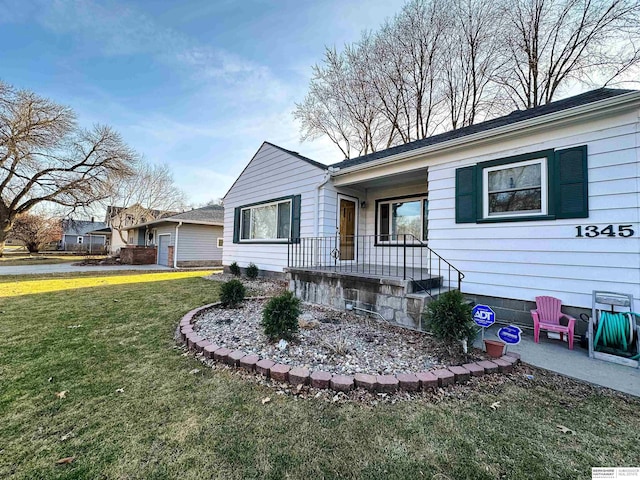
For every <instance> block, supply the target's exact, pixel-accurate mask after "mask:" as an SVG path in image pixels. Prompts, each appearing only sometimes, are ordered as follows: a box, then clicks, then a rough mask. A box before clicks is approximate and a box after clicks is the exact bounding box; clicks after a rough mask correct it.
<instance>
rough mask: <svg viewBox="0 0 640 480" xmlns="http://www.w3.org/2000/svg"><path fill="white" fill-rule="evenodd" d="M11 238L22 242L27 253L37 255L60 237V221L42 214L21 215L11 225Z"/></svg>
mask: <svg viewBox="0 0 640 480" xmlns="http://www.w3.org/2000/svg"><path fill="white" fill-rule="evenodd" d="M12 235H13V237H15V238H17V239H18V240H21V241H22V242H24V244H25V246H26V247H27V250H29V253H37V252H38V251H40V249H42V248H44V247H45V246H47V245H48V244H50V243H52V242H56V241H59V240H60V238H61V237H62V225H61V222H60V219H58V218H51V217H48V216H47V215H44V214H42V213H21V214H20V215H18V216H17V217H16V219H15V221H14V223H13V231H12Z"/></svg>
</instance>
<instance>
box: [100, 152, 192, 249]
mask: <svg viewBox="0 0 640 480" xmlns="http://www.w3.org/2000/svg"><path fill="white" fill-rule="evenodd" d="M109 190H110V191H111V192H112V194H111V195H110V196H109V197H107V198H106V199H105V200H104V201H103V203H105V204H106V206H107V207H111V208H110V209H109V211H108V214H109V215H110V217H111V218H110V224H111V226H112V227H113V228H114V229H115V230H117V232H118V234H119V236H120V239H121V240H122V241H123V242H124V243H125V244H126V243H128V238H127V236H126V235H125V230H124V227H128V226H131V225H136V224H139V223H144V222H149V221H152V220H157V219H158V218H161V217H163V216H166V215H167V213H172V212H176V211H179V210H182V209H184V208H185V206H186V196H185V193H184V192H183V191H182V190H181V189H180V188H178V187H177V186H176V184H175V182H174V180H173V175H172V173H171V169H170V168H169V166H168V165H155V164H150V163H147V162H143V161H140V162H138V164H137V166H136V168H135V170H134V174H133V175H131V176H130V177H128V178H126V179H119V180H118V181H114V182H113V183H112V184H111V185H110V186H109Z"/></svg>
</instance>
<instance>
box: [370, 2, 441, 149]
mask: <svg viewBox="0 0 640 480" xmlns="http://www.w3.org/2000/svg"><path fill="white" fill-rule="evenodd" d="M446 25H447V17H446V6H445V3H444V1H443V0H430V1H428V0H412V1H410V2H409V3H407V4H406V5H405V6H404V7H403V9H402V11H401V12H400V14H399V15H397V16H396V17H395V18H394V20H393V22H392V23H391V24H388V25H386V26H385V27H384V28H383V29H382V31H381V32H382V35H381V38H379V41H380V42H384V41H386V42H388V45H387V49H388V50H389V51H390V52H392V54H391V63H392V65H393V70H394V71H395V73H394V76H395V77H396V78H397V79H398V80H399V96H400V122H399V127H400V128H399V130H398V133H399V135H400V138H401V139H402V142H403V143H406V142H410V141H412V140H419V139H422V138H426V137H428V136H430V135H433V133H435V132H437V131H439V130H440V129H441V127H442V123H443V121H444V120H445V116H444V115H443V114H444V109H443V108H444V90H443V88H442V82H441V81H440V78H439V76H440V70H439V67H440V65H441V63H442V60H443V58H444V56H445V55H446V52H445V50H444V48H443V40H444V34H445V31H446Z"/></svg>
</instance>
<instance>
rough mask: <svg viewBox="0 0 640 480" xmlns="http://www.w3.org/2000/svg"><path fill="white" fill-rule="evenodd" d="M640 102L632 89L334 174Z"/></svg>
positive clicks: (344, 169)
mask: <svg viewBox="0 0 640 480" xmlns="http://www.w3.org/2000/svg"><path fill="white" fill-rule="evenodd" d="M638 102H640V91H637V92H630V93H626V94H623V95H619V96H616V97H612V98H607V99H604V100H599V101H596V102H592V103H588V104H586V105H579V106H577V107H572V108H568V109H566V110H560V111H558V112H553V113H549V114H547V115H540V116H538V117H534V118H530V119H527V120H521V121H519V122H514V123H511V124H509V125H504V126H501V127H496V128H492V129H490V130H485V131H482V132H478V133H474V134H471V135H465V136H463V137H459V138H454V139H452V140H448V141H445V142H442V143H436V144H434V145H427V146H425V147H421V148H416V149H415V150H408V151H405V152H401V153H398V154H396V155H390V156H388V157H384V158H381V159H379V160H373V161H371V162H365V163H361V164H358V165H352V166H350V167H346V168H341V169H340V170H338V171H335V172H331V176H332V177H339V176H342V175H347V174H349V173H353V172H357V171H361V170H366V169H369V168H375V167H378V166H381V165H385V164H387V163H391V162H395V161H398V160H406V159H409V158H413V157H417V156H421V155H426V154H430V153H435V152H438V151H444V150H448V149H451V148H457V147H462V146H465V145H467V144H470V143H474V142H478V141H481V140H486V139H489V138H491V137H500V136H503V135H507V134H509V133H513V132H516V131H519V130H522V129H523V128H531V127H536V126H540V125H544V124H545V123H553V122H556V121H559V120H566V119H570V118H572V117H576V116H580V115H584V114H587V113H595V112H598V111H600V110H604V109H611V108H614V107H618V108H621V107H626V106H627V105H630V104H633V103H638ZM329 171H331V170H329Z"/></svg>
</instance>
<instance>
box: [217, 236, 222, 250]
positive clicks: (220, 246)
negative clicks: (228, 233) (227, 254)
mask: <svg viewBox="0 0 640 480" xmlns="http://www.w3.org/2000/svg"><path fill="white" fill-rule="evenodd" d="M222 243H223V239H222V238H218V244H217V245H218V248H222Z"/></svg>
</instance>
